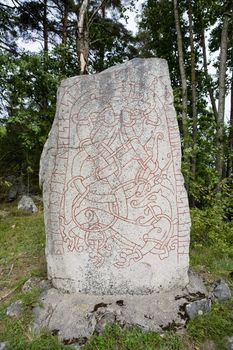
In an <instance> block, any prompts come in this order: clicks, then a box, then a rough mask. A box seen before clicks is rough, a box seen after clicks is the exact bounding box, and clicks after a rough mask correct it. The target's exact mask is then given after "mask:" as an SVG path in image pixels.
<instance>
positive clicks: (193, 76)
mask: <svg viewBox="0 0 233 350" xmlns="http://www.w3.org/2000/svg"><path fill="white" fill-rule="evenodd" d="M188 17H189V38H190V48H191V89H192V124H193V125H192V126H193V133H192V138H193V154H192V164H191V168H192V175H193V179H195V175H196V153H195V146H196V143H197V86H196V84H197V83H196V62H195V47H194V39H193V20H192V17H193V9H192V1H191V0H189V9H188Z"/></svg>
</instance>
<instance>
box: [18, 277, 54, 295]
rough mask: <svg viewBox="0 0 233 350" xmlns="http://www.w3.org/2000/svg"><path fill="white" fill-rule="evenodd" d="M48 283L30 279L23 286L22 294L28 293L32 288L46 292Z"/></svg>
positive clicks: (33, 278)
mask: <svg viewBox="0 0 233 350" xmlns="http://www.w3.org/2000/svg"><path fill="white" fill-rule="evenodd" d="M50 287H51V285H50V282H49V281H48V280H41V279H40V278H39V277H30V278H29V279H28V280H27V281H26V282H25V283H24V285H23V287H22V292H29V291H31V290H32V289H33V288H40V289H42V290H46V289H48V288H50Z"/></svg>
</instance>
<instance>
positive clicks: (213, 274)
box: [0, 204, 233, 350]
mask: <svg viewBox="0 0 233 350" xmlns="http://www.w3.org/2000/svg"><path fill="white" fill-rule="evenodd" d="M195 215H196V216H197V220H196V219H195ZM195 215H194V217H193V221H194V222H195V224H194V230H195V231H194V232H193V237H194V238H195V239H194V243H193V244H192V249H191V254H190V261H191V265H192V268H194V269H195V270H196V271H198V272H199V273H201V274H202V275H203V276H204V278H205V280H206V281H208V282H213V281H214V280H216V279H217V278H219V277H224V278H225V279H226V280H227V281H228V283H229V285H230V286H231V287H233V285H232V280H231V279H230V275H229V273H230V272H232V271H233V247H232V245H230V244H228V243H227V239H226V237H228V236H229V232H230V231H229V232H228V231H227V230H232V227H230V226H229V225H228V224H227V225H226V224H225V223H224V224H223V225H225V226H224V230H225V231H226V232H225V231H224V233H223V239H222V241H221V240H220V236H219V235H220V232H221V227H220V226H219V223H218V226H217V225H216V223H215V221H214V219H213V218H211V220H212V221H211V220H210V223H209V222H208V225H209V226H208V229H209V230H210V232H211V235H212V236H213V237H214V235H217V234H218V235H217V236H218V239H216V244H215V243H214V240H213V238H212V236H211V235H210V234H209V233H208V230H206V224H205V223H203V219H202V215H203V213H201V214H200V213H198V212H196V213H195ZM205 220H207V221H208V217H207V218H206V217H205ZM202 230H206V231H205V240H206V239H208V237H209V236H210V238H211V239H212V243H211V244H205V242H204V241H202V240H201V239H200V237H202ZM216 232H217V233H216ZM225 233H226V237H225V236H224V234H225ZM224 237H225V238H224ZM44 248H45V234H44V224H43V211H42V208H39V212H38V213H37V214H33V215H32V214H27V213H24V212H20V211H18V210H17V208H16V207H15V206H14V205H13V204H1V205H0V276H1V277H0V299H1V298H2V297H3V296H7V295H8V294H9V295H8V296H7V297H6V298H5V299H4V301H2V302H1V305H0V341H7V342H8V343H9V347H8V348H9V349H10V350H47V349H48V350H60V349H68V348H70V349H72V346H70V347H68V346H67V345H66V346H65V345H64V344H61V343H60V342H59V340H58V339H57V337H56V336H54V335H52V334H51V332H49V331H48V330H43V331H42V332H41V333H40V334H39V335H37V336H35V335H33V334H32V333H31V332H30V324H31V323H32V307H33V306H34V305H36V304H37V303H38V296H39V294H40V291H39V290H38V289H33V290H32V291H30V292H27V293H22V291H21V286H22V285H23V283H24V282H25V281H26V280H27V279H29V278H30V277H31V276H38V277H41V278H45V277H46V263H45V256H44ZM18 299H20V300H22V302H23V304H22V314H21V316H20V318H13V319H12V318H10V317H8V316H7V315H6V308H7V306H8V305H9V304H10V303H12V302H13V301H15V300H18ZM226 336H233V300H230V301H228V302H225V303H221V304H218V303H217V304H214V305H213V307H212V310H211V312H210V313H208V314H206V315H203V316H198V317H197V318H195V319H194V320H192V321H190V322H189V323H188V325H187V330H186V332H185V334H175V333H172V332H166V333H164V334H162V335H160V334H158V333H155V332H143V331H142V330H140V329H137V328H132V329H122V328H120V327H119V326H118V325H113V326H109V327H106V329H105V331H104V333H103V334H102V335H100V336H97V335H94V336H92V337H91V339H90V340H89V341H88V342H87V344H86V345H85V346H84V348H83V349H84V350H152V349H153V350H154V349H158V350H188V349H190V350H199V349H201V344H203V343H204V342H205V341H207V340H213V341H214V342H215V344H216V349H219V350H223V349H224V346H225V343H224V342H225V340H224V339H225V337H226ZM202 349H205V348H202Z"/></svg>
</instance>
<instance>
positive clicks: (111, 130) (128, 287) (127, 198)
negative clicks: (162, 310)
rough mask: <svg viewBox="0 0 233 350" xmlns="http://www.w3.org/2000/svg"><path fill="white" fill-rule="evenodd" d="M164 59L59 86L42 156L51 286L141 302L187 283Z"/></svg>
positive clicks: (184, 219) (186, 223) (184, 204)
mask: <svg viewBox="0 0 233 350" xmlns="http://www.w3.org/2000/svg"><path fill="white" fill-rule="evenodd" d="M180 167H181V148H180V136H179V130H178V125H177V120H176V113H175V110H174V107H173V95H172V89H171V86H170V78H169V72H168V67H167V63H166V61H165V60H161V59H157V58H151V59H134V60H132V61H129V62H127V63H125V64H122V65H118V66H116V67H112V68H110V69H107V70H106V71H104V72H102V73H100V74H96V75H91V76H78V77H73V78H70V79H66V80H64V81H63V82H62V83H61V86H60V88H59V90H58V97H57V112H56V117H55V120H54V123H53V126H52V130H51V132H50V134H49V138H48V140H47V142H46V144H45V147H44V151H43V154H42V158H41V171H40V178H41V183H42V185H43V196H44V205H45V225H46V235H47V247H46V255H47V263H48V274H49V278H50V279H52V282H53V285H54V286H55V287H57V288H61V289H63V290H67V291H71V292H81V293H93V294H147V293H151V292H153V291H158V290H161V289H165V290H166V289H169V288H171V287H172V286H184V285H186V284H187V283H188V277H187V270H188V249H189V228H190V215H189V206H188V201H187V194H186V191H185V188H184V184H183V176H182V174H181V170H180Z"/></svg>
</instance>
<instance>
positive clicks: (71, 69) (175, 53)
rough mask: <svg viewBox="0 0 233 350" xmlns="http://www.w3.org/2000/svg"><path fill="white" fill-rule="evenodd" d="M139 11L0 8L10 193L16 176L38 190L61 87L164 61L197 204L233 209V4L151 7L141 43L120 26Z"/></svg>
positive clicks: (48, 1)
mask: <svg viewBox="0 0 233 350" xmlns="http://www.w3.org/2000/svg"><path fill="white" fill-rule="evenodd" d="M136 2H137V1H133V2H132V1H123V0H122V1H120V0H102V1H101V0H96V1H91V0H82V1H74V0H34V1H29V0H28V1H26V0H12V1H9V2H8V3H5V1H0V18H1V21H0V33H1V34H0V35H1V36H0V71H1V74H0V79H1V82H0V95H1V96H0V111H1V115H0V120H1V126H0V147H1V155H0V186H1V192H4V191H6V189H7V187H8V186H9V185H10V183H11V182H12V181H13V180H12V176H14V178H22V179H23V181H24V182H25V184H27V187H28V191H31V192H32V191H36V190H37V186H38V185H37V183H38V170H39V159H40V154H41V150H42V147H43V144H44V142H45V140H46V138H47V135H48V132H49V130H50V127H51V123H52V121H53V117H54V114H55V103H56V89H57V87H58V85H59V83H60V81H61V79H64V78H66V77H69V76H73V75H77V74H92V73H95V72H100V71H102V70H103V69H106V68H107V67H110V66H112V65H114V64H117V63H121V62H124V61H125V60H128V59H131V58H133V57H138V56H139V57H153V56H155V57H161V58H165V59H167V61H168V64H169V69H170V74H171V80H172V86H173V91H174V101H175V106H176V110H177V115H178V120H179V126H180V131H181V135H182V146H183V173H184V175H185V181H186V187H187V189H188V192H189V199H190V204H191V205H192V206H194V205H196V206H198V207H203V206H205V205H209V204H212V202H213V201H214V200H215V198H217V197H220V196H221V198H225V199H226V198H227V201H228V203H230V201H231V198H230V193H231V186H232V176H233V68H232V67H233V36H232V33H233V15H232V11H233V3H232V0H229V1H221V0H218V1H209V0H195V1H194V0H184V1H182V0H181V1H179V0H173V1H172V0H160V1H159V0H147V1H145V2H144V5H143V7H142V11H141V13H140V14H139V18H138V21H139V31H138V33H137V35H136V36H133V35H132V33H130V32H129V31H128V30H127V29H126V28H125V26H124V25H123V24H122V21H121V18H122V17H124V16H126V9H127V8H131V10H133V7H135V6H136ZM33 42H36V43H39V47H40V50H39V52H32V51H26V50H25V48H24V47H25V44H26V43H33ZM212 57H214V59H213V58H212ZM210 61H211V65H210ZM211 67H212V68H211ZM213 68H214V71H215V73H214V74H213ZM227 95H230V96H231V98H230V102H229V103H230V113H228V114H229V115H228V114H227V113H225V106H226V96H227ZM228 207H229V205H228Z"/></svg>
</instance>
